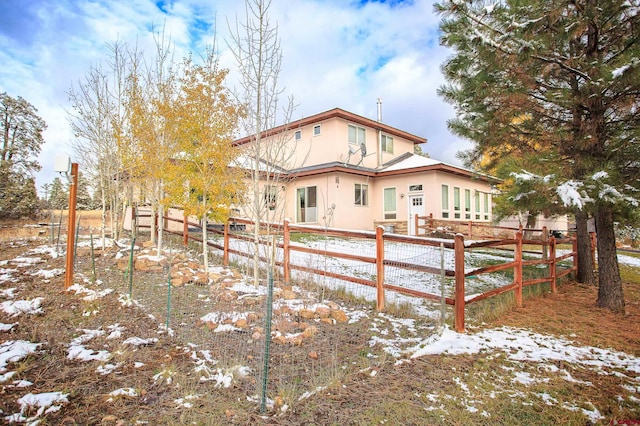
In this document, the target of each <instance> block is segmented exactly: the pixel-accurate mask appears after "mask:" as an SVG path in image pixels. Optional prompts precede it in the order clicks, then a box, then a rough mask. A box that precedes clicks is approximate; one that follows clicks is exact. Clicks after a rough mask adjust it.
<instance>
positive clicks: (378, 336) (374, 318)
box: [109, 230, 442, 406]
mask: <svg viewBox="0 0 640 426" xmlns="http://www.w3.org/2000/svg"><path fill="white" fill-rule="evenodd" d="M247 231H250V230H245V235H250V232H247ZM281 237H282V236H281V235H279V236H277V237H275V238H274V237H269V238H272V239H271V240H269V238H265V239H264V240H263V242H264V243H265V244H263V245H261V246H260V247H259V249H258V250H259V253H258V257H259V258H261V259H267V258H268V256H266V254H267V252H266V250H270V251H271V253H272V254H275V257H276V258H278V257H279V256H282V255H283V247H282V244H281V242H282V241H281ZM295 238H296V239H297V240H296V241H295V242H294V243H293V244H294V245H296V246H298V247H299V248H300V249H301V250H300V251H296V250H292V264H293V263H295V264H296V265H298V266H299V267H296V268H293V269H292V271H293V272H292V277H291V281H290V282H288V283H285V282H284V280H283V274H282V271H281V270H280V269H279V268H275V269H274V270H273V272H274V273H273V274H272V278H273V279H272V284H271V285H272V288H273V293H272V297H269V288H270V283H269V279H268V278H262V277H268V272H269V271H270V270H269V268H268V265H267V264H266V263H265V262H261V265H260V271H261V279H260V280H259V281H258V283H257V284H256V283H253V282H252V280H251V278H248V277H251V274H252V272H253V264H252V262H253V258H254V256H253V251H254V250H255V248H254V245H253V243H252V242H251V241H247V239H237V240H235V242H234V243H233V245H232V247H230V248H231V249H232V250H233V251H235V252H236V253H242V255H240V254H232V255H231V257H230V264H231V265H230V266H229V267H221V266H215V267H212V268H211V269H210V271H209V272H208V274H206V278H205V277H203V276H202V274H204V271H202V267H201V265H202V255H201V252H200V247H199V244H197V245H196V244H189V246H188V247H184V246H183V245H182V239H181V238H168V239H166V240H165V242H166V244H165V247H164V250H163V252H162V253H161V255H158V253H157V251H156V249H155V248H153V247H149V248H145V247H143V245H142V244H141V243H140V241H136V243H135V245H131V242H132V241H123V242H121V244H120V245H121V249H120V251H119V253H118V255H117V258H118V266H119V268H118V275H117V278H112V279H111V282H110V283H109V285H110V286H111V287H113V288H115V289H116V290H117V291H118V292H119V293H121V294H122V295H124V296H125V297H126V298H128V299H129V302H130V303H133V304H136V305H137V306H138V308H140V309H143V310H144V311H145V312H146V313H147V314H148V315H149V316H150V317H152V318H153V319H155V321H157V322H158V323H159V324H160V325H161V327H160V329H161V332H163V333H167V334H169V335H171V336H172V337H173V338H175V339H177V340H179V341H181V342H183V345H184V348H185V350H188V351H190V353H191V355H190V356H192V357H193V358H194V360H196V361H197V362H198V363H200V364H201V368H200V369H199V371H200V374H201V377H200V380H211V381H214V383H215V384H216V385H217V386H221V387H223V386H228V385H229V383H233V385H234V386H236V387H237V386H240V387H242V389H244V390H245V392H246V393H247V395H248V396H250V397H252V398H255V401H256V403H258V404H260V405H262V404H264V403H265V401H266V402H267V403H268V404H270V406H273V405H274V404H275V405H278V401H285V400H287V401H289V400H292V399H293V400H295V399H299V398H304V397H305V395H307V396H308V395H309V394H310V393H313V392H314V391H316V390H317V389H320V388H323V387H325V386H328V385H330V384H331V383H336V381H337V380H340V378H343V377H345V376H347V375H350V374H360V373H361V372H362V371H373V370H372V369H375V368H376V366H377V365H379V363H381V362H383V360H384V359H387V357H402V356H404V355H403V351H404V350H405V349H407V348H408V347H410V346H411V345H414V344H417V343H419V342H420V341H421V340H423V339H424V338H426V337H428V336H430V335H432V334H433V333H435V332H436V330H437V326H438V322H439V318H437V317H436V316H434V315H430V316H426V315H422V314H421V313H424V312H426V310H425V309H426V306H422V305H421V304H416V303H415V301H413V300H411V298H410V297H409V296H396V295H394V292H386V297H387V298H388V306H389V309H387V312H386V313H380V312H376V310H375V300H376V288H375V286H374V285H372V284H370V283H371V282H372V281H375V279H376V274H377V271H376V265H375V263H372V262H359V261H357V260H354V259H351V260H349V259H347V260H345V259H338V258H336V257H335V256H332V255H331V253H338V252H341V253H350V254H351V255H353V256H360V257H364V258H367V257H369V256H373V257H375V247H374V248H371V246H372V243H373V242H374V241H373V240H372V239H371V238H365V237H363V238H349V239H344V238H336V237H331V236H323V235H319V236H318V235H314V236H308V235H298V236H296V237H295ZM141 239H144V237H141ZM210 240H211V242H212V243H213V244H215V243H216V241H218V242H219V236H216V235H215V234H213V235H212V237H211V239H210ZM274 243H275V244H274ZM131 247H133V251H132V250H131ZM310 249H315V250H322V251H323V252H324V253H325V254H324V255H317V254H314V253H308V252H305V250H307V251H308V250H310ZM385 250H388V252H389V254H388V255H389V256H397V257H398V259H403V261H415V260H416V259H417V260H418V261H425V260H426V258H427V257H428V258H433V259H430V260H429V262H431V263H432V264H434V265H436V266H437V265H438V264H439V263H440V264H441V263H442V262H439V261H438V260H437V259H435V257H436V256H439V255H440V254H439V253H440V249H439V248H435V249H431V248H430V250H429V252H428V253H426V252H424V253H417V252H415V251H410V250H409V251H407V249H406V248H405V249H403V248H402V246H401V245H389V246H388V247H386V248H385ZM211 251H212V255H213V257H214V258H215V259H213V261H212V262H211V263H212V264H214V265H220V264H221V263H222V262H221V256H220V253H217V252H216V250H211ZM318 270H320V271H323V272H324V273H321V274H319V275H318V274H316V273H312V272H311V271H318ZM385 274H387V276H388V279H390V280H392V281H393V282H394V283H395V284H397V285H399V286H405V287H410V286H412V285H415V284H411V283H412V282H414V281H416V279H415V277H414V278H411V277H410V276H408V275H406V274H402V273H400V272H399V270H398V268H397V267H393V266H385ZM338 276H346V277H351V278H353V279H355V281H356V282H354V281H348V280H347V281H345V280H341V279H339V278H338ZM358 280H359V281H361V282H368V283H369V285H364V284H361V283H359V282H357V281H358ZM436 280H437V277H436ZM432 281H433V280H430V279H427V278H426V275H425V277H424V280H423V282H422V283H421V284H419V285H420V286H422V287H424V288H427V286H430V287H429V288H431V289H433V288H436V287H437V286H436V285H435V284H434V283H433V282H432ZM438 291H440V290H438ZM269 336H270V338H269ZM265 373H268V374H267V375H265Z"/></svg>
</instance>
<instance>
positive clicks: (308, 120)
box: [234, 108, 427, 146]
mask: <svg viewBox="0 0 640 426" xmlns="http://www.w3.org/2000/svg"><path fill="white" fill-rule="evenodd" d="M331 118H342V119H344V120H346V121H349V122H352V123H356V124H361V125H363V126H367V127H372V128H374V129H380V130H382V131H383V132H385V133H387V134H389V135H392V136H396V137H399V138H403V139H407V140H409V141H410V142H413V144H414V145H418V144H422V143H426V142H427V139H425V138H422V137H420V136H416V135H414V134H411V133H409V132H405V131H404V130H400V129H397V128H395V127H392V126H389V125H388V124H385V123H382V122H380V121H376V120H372V119H370V118H366V117H362V116H361V115H357V114H354V113H352V112H349V111H345V110H343V109H340V108H334V109H331V110H329V111H325V112H321V113H319V114H315V115H311V116H309V117H305V118H301V119H300V120H296V121H292V122H290V123H288V124H286V125H282V126H278V127H274V128H272V129H268V130H265V131H264V132H263V133H262V135H263V136H264V137H269V136H273V135H276V134H279V133H283V132H287V131H291V130H295V129H298V128H300V127H303V126H307V125H309V124H315V123H320V122H322V121H325V120H329V119H331ZM253 137H254V136H253V135H250V136H245V137H243V138H240V139H236V140H235V141H234V145H236V146H237V145H244V144H246V143H249V142H251V141H252V139H253Z"/></svg>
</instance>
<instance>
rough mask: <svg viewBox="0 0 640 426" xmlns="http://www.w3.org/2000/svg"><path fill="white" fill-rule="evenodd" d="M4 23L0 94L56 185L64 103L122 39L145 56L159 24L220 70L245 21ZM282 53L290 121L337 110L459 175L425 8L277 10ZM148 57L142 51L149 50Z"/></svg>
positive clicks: (29, 11)
mask: <svg viewBox="0 0 640 426" xmlns="http://www.w3.org/2000/svg"><path fill="white" fill-rule="evenodd" d="M2 5H3V13H1V14H0V63H1V64H2V67H0V92H5V91H6V92H8V93H9V95H11V96H13V97H17V96H22V97H23V98H25V99H26V100H27V101H29V102H31V103H32V104H33V105H34V106H35V107H36V108H37V109H38V111H39V114H40V116H41V117H42V118H43V119H44V120H45V121H46V122H47V124H48V126H49V127H48V129H47V131H46V132H45V140H46V144H45V146H44V147H43V152H42V154H41V156H40V163H41V165H42V168H43V170H42V171H41V172H40V173H38V175H37V186H38V189H40V188H41V186H42V184H44V183H48V182H50V181H51V180H52V179H53V178H54V177H55V173H54V172H53V158H54V157H55V155H57V154H60V153H62V154H65V153H66V154H68V155H71V156H72V157H73V153H72V150H71V148H70V142H71V140H72V138H73V135H72V133H71V131H70V128H69V125H68V121H67V111H69V110H70V104H69V102H68V99H67V92H68V91H69V89H70V88H71V86H72V85H76V84H77V83H78V81H79V80H81V79H83V78H84V76H85V75H86V73H87V71H88V69H89V67H90V66H91V65H92V64H94V65H95V64H98V63H100V62H101V61H105V60H106V59H107V57H108V53H107V47H106V45H107V44H109V43H113V42H114V41H115V40H117V39H120V40H123V41H127V42H129V43H132V44H135V43H138V45H139V46H142V47H143V49H145V50H149V51H151V47H152V46H151V40H152V35H151V30H152V28H153V27H154V26H155V27H156V28H157V27H158V26H162V25H164V26H165V28H166V30H167V32H168V33H170V35H171V38H172V40H173V41H174V42H175V44H176V50H177V51H178V52H179V57H181V56H182V55H186V54H187V53H188V52H190V51H191V52H193V53H194V54H195V55H198V54H199V53H201V52H203V51H204V48H205V46H207V44H210V43H211V42H212V41H213V40H214V37H215V38H217V45H218V48H219V50H220V54H221V62H222V64H223V65H224V66H225V67H228V68H229V69H230V76H229V79H228V82H229V83H230V84H233V81H234V80H235V77H234V75H237V72H236V69H235V68H236V64H235V63H234V62H233V59H232V57H231V55H230V52H228V51H227V46H226V42H225V41H226V40H228V39H229V37H228V30H227V28H228V26H227V22H231V23H233V22H234V21H235V20H236V18H238V17H239V18H242V16H243V14H244V2H242V1H240V0H126V1H122V0H55V1H54V0H29V1H23V0H5V1H3V2H2ZM270 18H271V20H272V22H273V23H276V22H277V24H278V27H279V35H280V38H281V46H282V53H283V68H282V71H281V75H280V82H281V85H282V86H283V88H284V94H285V95H291V96H293V97H294V100H295V103H296V104H297V108H296V110H295V112H294V114H293V119H299V118H302V117H305V116H309V115H313V114H316V113H319V112H322V111H326V110H328V109H331V108H335V107H339V108H342V109H345V110H347V111H350V112H353V113H356V114H360V115H363V116H365V117H369V118H372V119H375V118H376V108H377V107H376V99H377V98H381V99H382V102H383V105H382V119H383V121H384V122H385V123H387V124H389V125H391V126H394V127H397V128H400V129H402V130H406V131H408V132H411V133H414V134H416V135H418V136H422V137H425V138H427V139H428V143H427V145H426V146H425V147H423V148H424V149H425V151H427V152H428V153H429V154H430V155H431V157H433V158H435V159H438V160H441V161H445V162H448V163H452V164H457V165H459V164H460V163H459V161H458V160H457V159H456V157H455V154H456V152H458V151H459V150H463V149H467V148H469V146H470V145H469V143H468V142H467V141H463V140H461V139H459V138H458V137H456V136H454V135H452V134H451V133H450V132H449V131H448V130H447V126H446V121H447V119H448V118H451V117H452V116H453V114H454V111H453V108H452V107H451V106H450V105H448V104H446V103H444V102H443V101H442V100H441V99H440V98H439V97H438V96H437V94H436V90H437V88H438V87H439V86H440V85H441V84H442V83H443V82H444V80H443V77H442V74H441V72H440V66H441V64H442V62H443V61H444V60H445V59H446V57H447V56H449V55H451V54H452V53H453V52H451V51H448V50H446V49H445V48H443V47H441V46H439V44H438V38H437V37H438V35H437V30H438V17H437V16H436V15H435V14H434V13H433V2H432V1H422V0H386V1H385V0H377V1H375V0H369V1H366V0H354V1H347V0H289V1H284V0H273V1H272V5H271V9H270ZM145 46H146V47H145Z"/></svg>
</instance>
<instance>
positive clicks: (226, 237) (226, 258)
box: [222, 219, 230, 266]
mask: <svg viewBox="0 0 640 426" xmlns="http://www.w3.org/2000/svg"><path fill="white" fill-rule="evenodd" d="M229 220H230V219H227V221H226V222H225V223H224V244H223V250H222V264H223V265H224V266H229Z"/></svg>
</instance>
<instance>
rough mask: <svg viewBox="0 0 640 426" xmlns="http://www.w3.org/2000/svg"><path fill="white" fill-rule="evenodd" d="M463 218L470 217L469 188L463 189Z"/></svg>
mask: <svg viewBox="0 0 640 426" xmlns="http://www.w3.org/2000/svg"><path fill="white" fill-rule="evenodd" d="M464 218H465V219H471V190H470V189H465V190H464Z"/></svg>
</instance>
